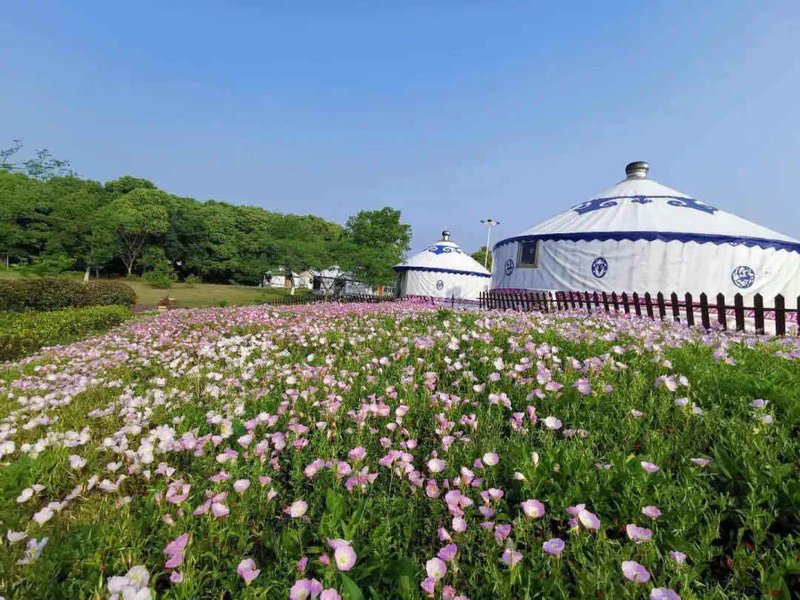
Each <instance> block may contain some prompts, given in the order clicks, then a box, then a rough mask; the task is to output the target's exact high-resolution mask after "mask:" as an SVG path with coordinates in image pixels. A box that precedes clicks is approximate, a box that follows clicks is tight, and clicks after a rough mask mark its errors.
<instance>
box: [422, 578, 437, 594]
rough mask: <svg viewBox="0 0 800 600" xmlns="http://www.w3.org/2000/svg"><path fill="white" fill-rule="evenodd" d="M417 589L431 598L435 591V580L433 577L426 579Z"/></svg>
mask: <svg viewBox="0 0 800 600" xmlns="http://www.w3.org/2000/svg"><path fill="white" fill-rule="evenodd" d="M419 587H421V588H422V589H423V591H424V592H425V593H427V594H428V596H430V597H431V598H432V597H433V593H434V592H435V591H436V580H435V579H434V578H433V577H426V578H425V579H423V580H422V583H420V584H419Z"/></svg>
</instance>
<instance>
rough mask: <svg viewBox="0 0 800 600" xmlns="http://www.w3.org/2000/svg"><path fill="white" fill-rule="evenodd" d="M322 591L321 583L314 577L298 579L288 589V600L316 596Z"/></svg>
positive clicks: (305, 599)
mask: <svg viewBox="0 0 800 600" xmlns="http://www.w3.org/2000/svg"><path fill="white" fill-rule="evenodd" d="M321 592H322V584H321V583H320V582H319V581H317V580H316V579H298V580H297V581H295V582H294V585H293V586H292V589H290V590H289V600H307V599H308V598H316V597H317V596H319V595H320V593H321Z"/></svg>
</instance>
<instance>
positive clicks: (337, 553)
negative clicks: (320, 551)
mask: <svg viewBox="0 0 800 600" xmlns="http://www.w3.org/2000/svg"><path fill="white" fill-rule="evenodd" d="M356 558H357V557H356V553H355V550H353V548H352V547H351V546H350V544H341V545H339V546H337V547H336V549H335V550H334V551H333V560H334V562H335V563H336V567H337V568H338V569H339V570H340V571H349V570H350V569H352V568H353V565H355V564H356Z"/></svg>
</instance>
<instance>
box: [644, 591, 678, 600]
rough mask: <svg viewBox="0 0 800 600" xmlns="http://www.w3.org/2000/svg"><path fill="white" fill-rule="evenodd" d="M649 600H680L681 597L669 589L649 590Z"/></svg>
mask: <svg viewBox="0 0 800 600" xmlns="http://www.w3.org/2000/svg"><path fill="white" fill-rule="evenodd" d="M650 600H681V597H680V596H679V595H678V593H677V592H675V591H674V590H671V589H669V588H653V589H652V590H650Z"/></svg>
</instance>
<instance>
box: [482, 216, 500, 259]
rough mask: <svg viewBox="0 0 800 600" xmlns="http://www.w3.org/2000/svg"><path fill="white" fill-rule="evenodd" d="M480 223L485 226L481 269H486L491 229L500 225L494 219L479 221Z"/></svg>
mask: <svg viewBox="0 0 800 600" xmlns="http://www.w3.org/2000/svg"><path fill="white" fill-rule="evenodd" d="M481 223H483V224H484V225H486V252H485V254H484V255H483V268H484V269H486V268H487V266H486V265H488V264H489V240H490V239H491V237H492V227H494V226H495V225H500V221H495V220H494V219H481Z"/></svg>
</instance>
